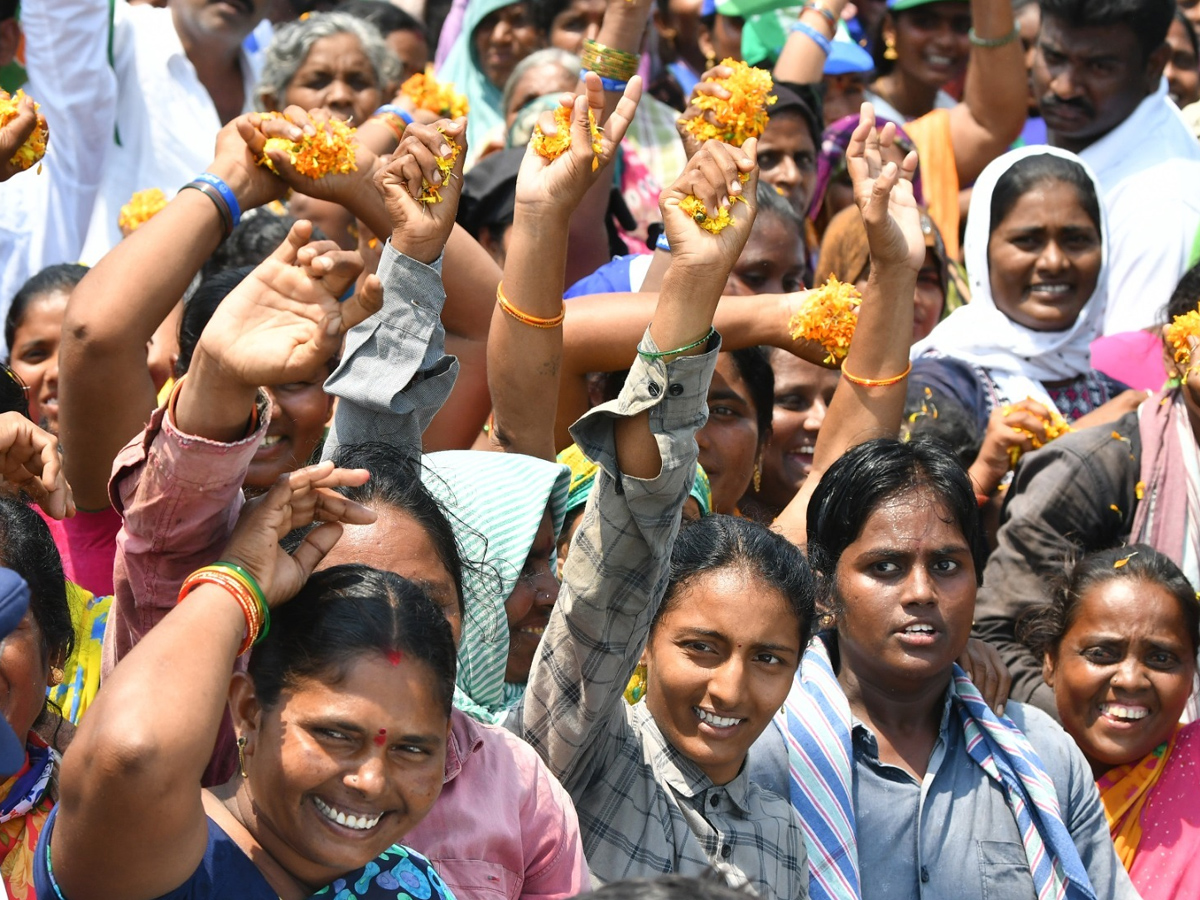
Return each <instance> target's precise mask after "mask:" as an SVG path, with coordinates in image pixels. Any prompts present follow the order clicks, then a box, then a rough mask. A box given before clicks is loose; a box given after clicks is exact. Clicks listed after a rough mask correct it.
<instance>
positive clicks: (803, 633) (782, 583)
mask: <svg viewBox="0 0 1200 900" xmlns="http://www.w3.org/2000/svg"><path fill="white" fill-rule="evenodd" d="M723 569H741V570H743V571H745V572H748V573H749V574H751V575H753V576H754V577H756V578H759V579H761V580H762V581H764V582H766V583H767V584H768V585H770V586H771V587H772V588H774V589H775V590H777V591H779V593H780V594H782V595H783V597H784V599H785V600H786V601H787V603H788V606H789V607H790V608H791V610H792V613H793V614H794V615H795V617H796V621H797V622H798V623H799V625H800V647H801V649H803V648H804V647H806V646H808V640H809V638H810V637H812V629H813V621H814V616H815V614H816V601H817V579H816V577H815V576H814V575H813V573H812V569H811V568H810V567H809V565H808V561H807V560H806V559H805V558H804V554H803V553H801V552H800V550H799V548H797V547H796V545H795V544H793V543H792V542H791V541H789V540H788V539H787V538H785V537H783V536H782V535H779V534H776V533H775V532H774V531H772V530H771V529H770V528H768V527H767V526H765V525H762V524H760V523H758V522H754V521H751V520H750V519H742V518H738V517H737V516H721V515H716V516H706V517H705V518H703V519H699V520H697V521H695V522H692V523H690V524H688V525H686V526H684V527H683V528H681V529H680V531H679V536H678V537H677V538H676V539H675V546H674V548H673V549H672V550H671V571H670V576H669V580H668V582H667V590H666V593H665V594H664V595H663V601H662V603H661V604H660V605H659V607H658V610H657V611H656V612H655V614H654V621H653V623H652V624H651V628H653V627H654V626H655V625H657V624H658V623H659V621H661V620H662V618H663V616H664V615H666V614H667V613H668V612H670V610H671V607H672V606H673V605H674V603H673V601H674V600H675V598H676V597H678V596H679V593H680V591H681V590H684V589H686V588H687V587H688V585H690V584H691V583H692V582H693V581H695V580H696V579H697V578H699V577H700V576H702V575H704V574H705V573H706V572H718V571H721V570H723ZM747 599H748V598H730V600H731V602H739V603H740V602H744V601H745V600H747Z"/></svg>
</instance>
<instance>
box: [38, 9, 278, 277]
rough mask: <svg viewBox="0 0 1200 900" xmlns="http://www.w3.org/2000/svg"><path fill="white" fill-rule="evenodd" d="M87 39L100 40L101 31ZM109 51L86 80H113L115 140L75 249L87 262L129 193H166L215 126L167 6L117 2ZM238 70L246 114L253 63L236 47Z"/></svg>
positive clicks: (212, 139)
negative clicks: (109, 62)
mask: <svg viewBox="0 0 1200 900" xmlns="http://www.w3.org/2000/svg"><path fill="white" fill-rule="evenodd" d="M44 2H49V0H44ZM53 2H54V3H55V4H58V3H62V2H63V0H53ZM74 2H75V0H73V3H74ZM64 5H65V3H64ZM76 5H84V4H82V3H77V4H76ZM86 5H89V6H94V5H96V0H88V3H87V4H86ZM99 5H100V6H105V7H106V6H107V3H106V2H101V3H100V4H99ZM71 25H72V27H73V26H74V22H73V21H72V22H71ZM93 38H94V40H96V41H97V42H99V43H103V42H104V37H103V32H99V33H97V34H96V35H93ZM112 56H113V60H112V67H111V68H109V67H108V65H107V63H105V65H104V67H103V70H102V71H97V72H95V73H94V74H93V76H92V77H95V78H108V79H114V80H115V82H116V92H117V116H116V125H117V133H118V134H119V136H120V144H119V145H118V144H117V143H116V142H115V140H113V138H112V136H110V137H109V140H108V141H107V144H106V146H107V150H106V153H105V160H104V175H103V178H102V180H101V184H100V191H99V195H98V196H97V198H96V204H95V209H94V211H93V214H92V221H91V225H90V227H89V228H88V231H87V240H86V242H85V244H84V247H83V259H84V261H85V262H88V263H95V262H96V260H98V259H99V258H100V257H101V256H103V255H104V254H105V253H106V252H107V251H108V250H109V249H110V248H111V247H112V246H113V245H114V244H116V243H117V241H119V240H120V239H121V231H120V229H119V228H118V227H117V216H118V215H119V213H120V210H121V207H122V206H123V205H124V204H125V203H127V202H128V201H129V198H130V197H131V196H132V195H133V193H134V192H135V191H141V190H146V189H147V188H155V187H156V188H159V189H161V190H162V192H163V193H164V194H166V195H167V197H173V196H174V195H175V193H176V192H177V191H178V190H179V189H180V188H181V187H183V186H184V185H185V184H187V183H188V182H189V181H191V180H192V179H193V178H194V177H195V176H196V175H198V174H199V173H200V172H203V171H204V170H205V169H206V168H207V167H208V165H209V164H210V163H211V162H212V159H213V148H214V147H215V146H216V138H217V132H218V131H220V130H221V120H220V117H219V115H218V114H217V108H216V105H215V104H214V103H213V101H212V97H210V96H209V94H208V91H207V89H206V88H205V87H204V85H203V84H201V83H200V79H199V77H197V75H196V69H195V67H194V66H192V64H191V62H190V61H189V60H188V58H187V56H186V54H185V53H184V51H183V44H182V43H181V42H180V40H179V35H178V34H177V33H176V31H175V23H174V21H173V20H172V17H171V11H170V9H169V8H168V9H158V8H156V7H153V6H144V5H142V6H129V5H128V4H127V3H125V0H117V3H116V8H115V12H114V20H113V42H112ZM241 68H242V77H243V81H244V84H245V98H246V99H245V111H247V112H249V111H250V110H251V108H252V102H253V97H254V84H255V82H256V81H257V80H258V73H259V69H260V66H259V65H258V61H257V60H256V59H254V58H252V57H251V56H249V55H248V54H247V53H246V52H245V50H243V51H242V54H241Z"/></svg>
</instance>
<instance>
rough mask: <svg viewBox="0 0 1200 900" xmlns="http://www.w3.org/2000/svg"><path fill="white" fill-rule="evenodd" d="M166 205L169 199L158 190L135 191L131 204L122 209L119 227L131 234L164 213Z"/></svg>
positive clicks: (118, 217) (118, 221) (118, 222)
mask: <svg viewBox="0 0 1200 900" xmlns="http://www.w3.org/2000/svg"><path fill="white" fill-rule="evenodd" d="M166 205H167V197H166V195H165V194H164V193H163V192H162V191H161V190H160V189H158V188H148V189H147V190H144V191H134V193H133V196H132V197H130V198H129V202H128V203H126V204H125V205H124V206H122V207H121V214H120V215H119V216H117V225H118V226H120V228H121V231H122V232H123V233H125V234H131V233H132V232H134V231H137V230H138V229H139V228H141V227H142V226H143V225H145V224H146V223H147V222H149V221H150V220H151V219H152V218H154V217H155V216H156V215H158V214H159V213H160V212H162V210H163V207H165V206H166Z"/></svg>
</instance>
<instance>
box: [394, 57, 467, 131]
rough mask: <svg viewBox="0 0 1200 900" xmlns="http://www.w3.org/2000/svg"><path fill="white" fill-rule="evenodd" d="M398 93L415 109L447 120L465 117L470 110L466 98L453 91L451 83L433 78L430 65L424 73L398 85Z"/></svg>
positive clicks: (410, 77) (419, 73)
mask: <svg viewBox="0 0 1200 900" xmlns="http://www.w3.org/2000/svg"><path fill="white" fill-rule="evenodd" d="M400 93H401V94H403V95H404V96H405V97H407V98H408V99H410V100H411V101H412V102H413V105H414V106H416V107H417V109H424V110H428V111H429V112H431V113H436V114H437V115H439V116H443V117H445V118H447V119H457V118H458V117H459V116H465V115H466V114H467V111H468V110H469V109H470V104H468V103H467V98H466V97H464V96H463V95H462V94H460V93H458V92H457V91H456V90H454V85H453V84H452V83H451V82H449V81H446V82H441V81H438V80H437V78H435V77H434V74H433V66H432V65H429V66H426V67H425V71H424V72H418V73H417V74H416V75H411V76H409V78H408V80H407V81H405V82H404V84H402V85H400Z"/></svg>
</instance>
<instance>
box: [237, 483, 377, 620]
mask: <svg viewBox="0 0 1200 900" xmlns="http://www.w3.org/2000/svg"><path fill="white" fill-rule="evenodd" d="M369 477H370V474H369V473H368V472H367V470H366V469H336V468H334V465H333V463H332V462H323V463H320V464H318V465H315V466H308V467H306V468H303V469H297V470H296V471H295V472H289V473H288V474H287V475H282V476H280V478H279V480H278V481H276V482H275V485H274V486H273V487H272V488H271V489H270V490H269V491H267V493H266V494H264V495H263V496H261V497H259V498H257V499H255V500H251V501H249V502H248V503H247V504H246V506H245V507H244V508H243V509H242V513H241V516H240V517H239V518H238V523H237V527H235V528H234V530H233V535H232V536H231V537H230V538H229V545H228V546H227V547H226V548H225V553H224V554H223V555H222V557H221V558H222V559H224V560H226V561H228V562H232V563H237V564H238V565H239V566H241V567H242V568H243V569H245V570H246V571H247V572H249V573H250V574H251V575H253V576H254V579H255V580H256V581H257V582H258V586H259V587H260V588H262V592H263V595H264V596H265V597H266V600H267V605H268V606H271V607H274V606H278V605H279V604H281V603H284V602H286V601H287V600H290V599H291V598H292V597H294V596H295V595H296V593H297V592H298V591H299V590H300V588H301V587H303V586H304V582H305V581H306V580H308V576H309V575H311V574H312V571H313V569H314V568H316V566H317V563H319V562H320V561H321V560H322V559H324V557H325V554H326V553H328V552H329V551H330V550H331V549H332V548H333V545H334V544H336V543H337V541H338V538H340V537H341V536H342V524H343V523H344V524H347V525H369V524H371V523H372V522H374V521H375V511H374V510H371V509H368V508H367V507H365V506H363V505H362V504H359V503H355V502H354V501H353V500H348V499H346V498H345V497H343V496H342V495H341V494H339V493H337V492H336V491H335V490H333V488H336V487H356V486H358V485H360V484H365V483H366V482H367V479H368V478H369ZM313 522H321V523H324V524H322V525H321V526H320V527H319V528H315V529H313V530H312V531H311V532H309V533H308V534H307V535H306V536H305V538H304V542H303V543H302V544H301V545H300V546H299V547H298V548H297V549H296V552H295V553H294V554H290V555H289V554H288V553H286V552H285V551H284V550H283V548H282V547H280V546H279V541H280V540H281V539H282V538H283V537H284V535H286V534H287V533H288V532H289V531H292V530H294V529H296V528H304V527H306V526H308V525H311V524H312V523H313Z"/></svg>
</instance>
